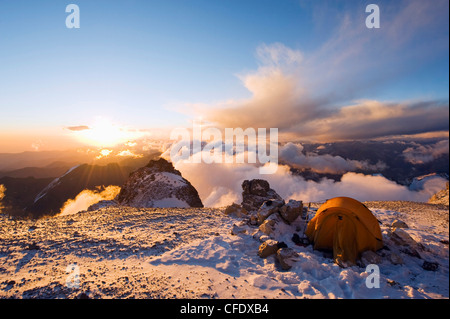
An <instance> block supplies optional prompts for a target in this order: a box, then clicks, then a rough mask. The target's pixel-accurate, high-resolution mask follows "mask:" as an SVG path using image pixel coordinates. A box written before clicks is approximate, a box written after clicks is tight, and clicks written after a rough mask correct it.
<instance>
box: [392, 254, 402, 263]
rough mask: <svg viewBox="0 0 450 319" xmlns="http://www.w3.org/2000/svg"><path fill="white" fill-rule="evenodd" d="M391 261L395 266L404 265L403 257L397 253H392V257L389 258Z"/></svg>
mask: <svg viewBox="0 0 450 319" xmlns="http://www.w3.org/2000/svg"><path fill="white" fill-rule="evenodd" d="M389 260H390V261H391V263H393V264H394V265H402V264H403V258H402V257H401V256H399V255H397V254H396V253H391V255H390V256H389Z"/></svg>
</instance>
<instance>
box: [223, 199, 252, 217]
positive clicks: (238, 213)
mask: <svg viewBox="0 0 450 319" xmlns="http://www.w3.org/2000/svg"><path fill="white" fill-rule="evenodd" d="M224 213H225V215H228V216H230V215H232V216H235V217H239V218H242V217H245V216H247V215H248V212H247V211H246V210H245V208H243V207H242V206H241V205H239V204H236V203H233V204H231V205H230V206H228V207H227V208H225V212H224Z"/></svg>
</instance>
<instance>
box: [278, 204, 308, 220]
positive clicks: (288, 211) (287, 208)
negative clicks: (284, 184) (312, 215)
mask: <svg viewBox="0 0 450 319" xmlns="http://www.w3.org/2000/svg"><path fill="white" fill-rule="evenodd" d="M302 210H303V202H302V201H297V200H293V199H291V200H289V202H288V203H287V204H286V205H284V206H282V207H281V208H280V215H281V217H283V219H284V220H285V221H287V222H288V223H292V222H293V221H295V220H296V219H297V218H298V217H300V216H301V215H302Z"/></svg>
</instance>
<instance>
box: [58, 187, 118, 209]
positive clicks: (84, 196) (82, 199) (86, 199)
mask: <svg viewBox="0 0 450 319" xmlns="http://www.w3.org/2000/svg"><path fill="white" fill-rule="evenodd" d="M119 192H120V187H119V186H112V185H111V186H108V187H106V188H105V189H104V190H103V191H91V190H88V189H85V190H83V191H82V192H80V193H79V194H78V195H77V196H76V197H75V199H69V200H67V201H66V202H65V203H64V205H63V207H62V208H61V213H60V215H61V216H64V215H71V214H76V213H78V212H80V211H83V210H86V209H88V208H89V206H91V205H93V204H95V203H98V202H99V201H102V200H112V199H114V198H115V197H116V196H117V195H118V194H119Z"/></svg>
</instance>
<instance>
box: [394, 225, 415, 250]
mask: <svg viewBox="0 0 450 319" xmlns="http://www.w3.org/2000/svg"><path fill="white" fill-rule="evenodd" d="M389 237H390V238H391V239H392V240H393V241H394V243H395V244H397V245H399V246H410V247H416V246H417V242H416V241H415V240H414V239H413V238H412V237H411V236H410V235H409V234H408V233H407V232H405V231H404V230H403V229H401V228H396V229H394V231H392V232H391V233H390V234H389Z"/></svg>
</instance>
